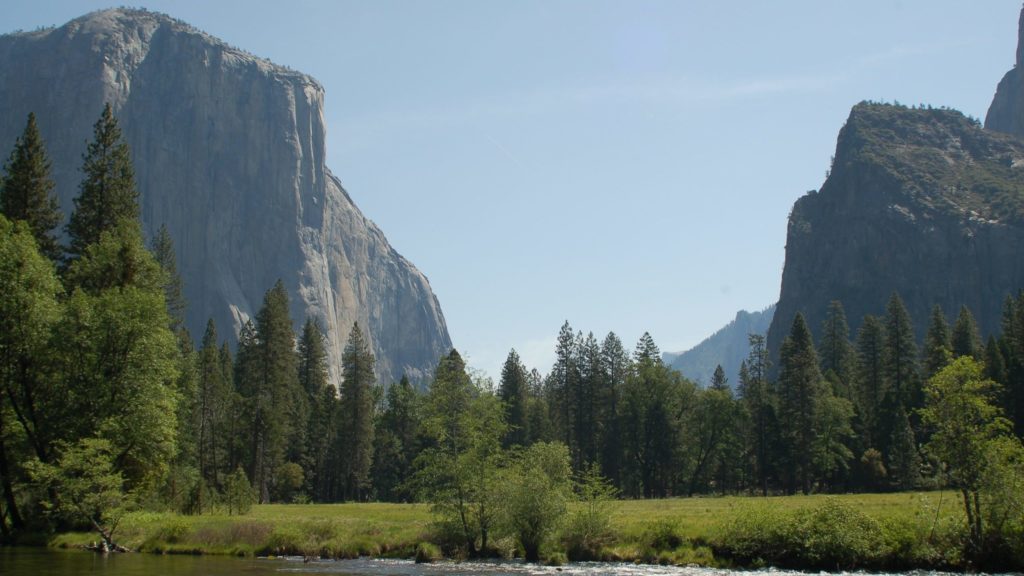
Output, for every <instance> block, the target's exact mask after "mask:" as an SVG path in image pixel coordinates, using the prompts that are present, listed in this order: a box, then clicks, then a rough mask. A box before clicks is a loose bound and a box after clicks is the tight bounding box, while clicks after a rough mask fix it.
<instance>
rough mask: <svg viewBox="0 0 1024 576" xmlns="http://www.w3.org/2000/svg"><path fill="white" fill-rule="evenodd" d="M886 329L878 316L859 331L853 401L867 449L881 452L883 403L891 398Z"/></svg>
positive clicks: (869, 318)
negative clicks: (887, 373)
mask: <svg viewBox="0 0 1024 576" xmlns="http://www.w3.org/2000/svg"><path fill="white" fill-rule="evenodd" d="M885 340H886V338H885V326H884V325H883V324H882V322H881V321H880V320H879V319H878V318H877V317H875V316H865V317H864V322H863V323H862V324H861V327H860V330H858V331H857V378H856V380H855V383H856V388H855V390H854V394H853V398H854V405H855V406H856V408H857V414H858V416H859V419H860V423H861V429H860V430H859V431H858V432H859V434H860V440H861V443H862V444H863V445H864V447H865V449H868V448H874V449H877V450H881V448H882V446H883V445H884V439H883V432H882V430H881V418H882V415H881V411H882V403H883V401H884V399H885V397H886V395H887V391H888V384H887V382H886V379H885Z"/></svg>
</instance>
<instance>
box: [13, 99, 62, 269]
mask: <svg viewBox="0 0 1024 576" xmlns="http://www.w3.org/2000/svg"><path fill="white" fill-rule="evenodd" d="M53 186H54V184H53V180H51V179H50V161H49V159H48V158H47V156H46V148H45V146H44V145H43V138H42V136H40V135H39V128H38V127H37V126H36V116H35V114H32V113H30V114H29V115H28V123H27V124H26V126H25V131H24V132H23V133H22V135H21V137H20V138H18V140H17V141H16V142H15V145H14V150H13V151H11V156H10V158H9V159H8V160H7V163H6V164H4V176H3V178H2V179H0V212H3V214H4V215H5V216H7V218H8V219H10V220H23V221H25V222H27V223H28V225H29V228H30V229H31V230H32V235H33V236H34V237H35V239H36V244H37V245H38V247H39V251H40V253H42V254H43V255H44V256H46V257H47V258H49V259H50V260H52V261H56V260H58V259H59V258H60V256H61V247H60V244H58V243H57V240H56V238H54V236H53V234H52V231H53V229H54V228H56V227H57V225H58V224H60V221H61V219H62V218H63V214H61V211H60V205H59V204H58V202H57V199H56V198H55V197H54V196H53V194H52V192H53Z"/></svg>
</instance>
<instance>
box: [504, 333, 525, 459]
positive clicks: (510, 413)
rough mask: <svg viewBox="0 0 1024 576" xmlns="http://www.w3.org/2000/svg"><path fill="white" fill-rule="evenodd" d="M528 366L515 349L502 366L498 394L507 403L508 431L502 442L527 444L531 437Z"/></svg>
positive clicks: (515, 444) (509, 444) (516, 444)
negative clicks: (528, 403) (528, 419)
mask: <svg viewBox="0 0 1024 576" xmlns="http://www.w3.org/2000/svg"><path fill="white" fill-rule="evenodd" d="M526 377H527V374H526V367H525V366H523V363H522V361H521V360H520V359H519V354H517V353H516V351H515V350H514V349H513V350H511V351H510V352H509V353H508V358H506V359H505V365H504V366H502V368H501V382H500V383H499V385H498V396H499V397H500V398H501V401H502V402H503V403H504V405H505V422H506V423H507V424H508V431H507V432H506V433H505V438H504V439H503V441H502V444H503V445H504V446H505V447H506V448H508V447H510V446H526V445H527V439H528V438H529V436H530V435H529V423H528V422H527V413H526V410H527V401H528V396H527V381H526Z"/></svg>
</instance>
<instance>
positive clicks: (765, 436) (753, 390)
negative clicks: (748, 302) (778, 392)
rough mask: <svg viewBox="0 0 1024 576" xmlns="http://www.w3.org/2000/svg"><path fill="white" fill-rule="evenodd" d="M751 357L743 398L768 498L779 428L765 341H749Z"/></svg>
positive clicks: (756, 467)
mask: <svg viewBox="0 0 1024 576" xmlns="http://www.w3.org/2000/svg"><path fill="white" fill-rule="evenodd" d="M747 341H748V343H749V344H750V353H749V354H748V356H747V359H746V360H744V361H743V363H742V365H741V368H742V369H741V370H740V382H739V394H740V398H741V400H742V403H743V406H744V407H745V408H746V412H747V414H749V417H750V428H749V431H748V438H749V440H748V442H749V445H750V453H751V455H752V459H753V466H754V475H755V477H756V478H757V481H758V482H757V483H758V487H759V488H760V490H761V494H762V495H763V496H767V495H768V477H769V475H770V469H771V462H772V460H773V458H772V455H773V453H772V446H773V441H772V434H773V431H774V430H775V429H776V427H775V403H774V398H773V394H772V390H771V389H770V387H769V384H768V369H769V367H770V364H769V360H768V348H767V346H766V345H765V337H764V336H763V335H761V334H750V335H748V337H747Z"/></svg>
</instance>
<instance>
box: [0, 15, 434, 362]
mask: <svg viewBox="0 0 1024 576" xmlns="http://www.w3.org/2000/svg"><path fill="white" fill-rule="evenodd" d="M323 101H324V91H323V88H322V87H321V86H320V84H318V83H317V82H316V81H315V80H314V79H312V78H310V77H309V76H306V75H304V74H301V73H299V72H295V71H293V70H289V69H287V68H284V67H281V66H276V65H274V64H272V63H270V62H268V61H266V60H262V59H259V58H257V57H254V56H252V55H250V54H248V53H246V52H243V51H241V50H238V49H235V48H232V47H230V46H227V45H226V44H224V43H223V42H221V41H219V40H217V39H215V38H212V37H211V36H209V35H207V34H204V33H202V32H200V31H198V30H196V29H194V28H192V27H191V26H189V25H187V24H185V23H183V22H180V21H177V20H174V19H172V18H170V17H168V16H165V15H162V14H157V13H151V12H147V11H142V10H125V9H119V10H107V11H101V12H95V13H92V14H89V15H86V16H84V17H82V18H78V19H76V20H73V21H71V22H69V23H67V24H66V25H64V26H61V27H59V28H54V29H47V30H40V31H35V32H28V33H16V34H10V35H5V36H2V37H0V145H2V146H3V147H4V149H5V150H9V147H12V146H13V144H14V141H15V138H16V137H17V136H18V135H19V134H20V133H21V130H22V129H23V128H24V123H25V118H26V116H27V115H28V113H29V112H35V113H36V116H37V117H38V119H39V125H40V128H41V132H42V134H43V137H44V138H45V140H46V144H47V147H48V151H49V153H50V157H51V161H52V164H53V176H54V179H55V181H56V183H57V188H56V189H57V192H58V194H59V196H60V201H61V205H62V207H63V208H64V209H65V212H70V210H71V208H72V206H73V204H72V199H73V198H74V197H75V196H76V195H77V193H78V182H79V181H80V179H81V176H80V173H79V167H80V165H81V154H82V152H83V151H84V149H85V143H86V142H87V140H89V139H90V138H91V134H92V133H91V128H92V124H93V123H94V122H95V121H96V119H97V118H98V117H99V113H100V111H101V110H102V108H103V106H104V103H106V102H110V103H111V104H112V105H113V107H114V110H115V113H116V115H117V117H118V119H119V121H120V123H121V126H122V129H123V131H124V134H125V138H126V140H127V141H128V144H129V146H130V147H131V150H132V154H133V160H134V163H135V170H136V178H137V181H138V186H139V190H140V194H141V209H142V219H143V225H144V229H145V230H146V231H147V233H150V234H151V233H152V232H153V231H155V230H156V229H157V228H159V226H160V225H161V224H166V225H167V227H168V230H169V231H170V233H171V236H172V238H173V239H174V242H175V248H176V250H177V254H178V260H179V266H178V268H179V270H180V272H181V274H182V278H183V281H184V287H185V297H186V299H187V301H188V312H187V318H186V324H187V326H188V328H189V330H190V331H191V332H192V334H193V336H196V337H198V336H199V335H201V334H202V331H203V329H204V327H205V324H206V320H207V318H210V317H212V318H214V320H215V321H216V323H217V326H218V327H219V328H220V330H221V334H222V335H223V334H226V333H229V332H232V331H233V332H234V333H235V334H237V331H238V329H239V328H240V327H241V326H242V325H243V324H244V323H245V321H246V320H247V319H248V318H250V317H251V316H253V315H254V314H255V312H256V311H257V310H258V309H259V307H260V305H261V302H262V298H263V294H264V292H265V291H266V290H268V289H269V288H270V287H271V286H273V284H274V283H275V282H276V281H277V279H278V278H280V279H282V280H283V282H284V283H285V285H286V286H287V288H288V290H289V293H290V295H291V298H292V316H293V319H294V320H295V322H296V326H299V325H300V324H301V323H302V322H304V321H305V319H306V317H307V316H310V317H315V318H317V319H319V321H320V322H321V325H322V326H323V327H324V329H325V332H326V333H327V335H328V346H329V356H330V361H331V369H332V376H333V377H334V379H335V381H337V378H338V376H339V374H340V369H339V366H340V358H341V351H342V349H343V348H344V345H345V338H346V337H347V334H348V332H349V330H350V328H351V326H352V324H353V322H356V321H358V322H359V324H360V326H362V327H363V328H364V331H366V332H368V335H369V339H370V342H371V344H372V347H373V351H374V354H375V356H376V358H377V375H378V378H379V379H380V380H381V381H382V382H389V381H392V380H395V379H397V378H399V377H400V376H401V375H402V373H407V374H409V376H410V377H412V378H413V379H420V378H422V377H424V376H425V375H426V374H427V372H428V371H429V370H430V368H431V367H432V366H433V365H434V364H435V363H436V361H437V359H438V358H439V357H440V355H441V354H442V353H445V352H446V351H447V350H448V349H449V348H450V347H451V342H450V339H449V336H448V331H447V328H446V326H445V321H444V317H443V316H442V314H441V308H440V306H439V304H438V302H437V299H436V298H435V296H434V294H433V293H432V292H431V289H430V285H429V283H428V281H427V278H426V277H425V276H424V275H423V274H421V273H420V272H419V271H418V270H417V269H416V268H415V267H414V266H413V265H412V264H411V263H409V262H408V261H407V260H405V259H404V258H403V257H402V256H401V255H399V254H398V253H397V252H396V251H395V250H394V249H393V248H392V247H391V246H390V245H389V244H388V242H387V240H386V239H385V237H384V234H383V233H382V232H381V231H380V230H379V229H378V228H377V227H376V226H375V225H374V224H373V222H371V221H369V220H368V219H367V218H366V217H365V216H363V215H362V214H361V213H360V212H359V209H358V208H356V206H355V204H353V202H352V200H351V198H350V197H349V196H348V194H347V193H346V192H345V190H344V189H343V188H342V186H341V183H340V182H339V181H338V179H337V178H335V177H334V176H333V175H332V174H331V172H330V171H329V170H328V169H327V167H326V166H325V164H324V156H325V150H324V131H325V127H324V121H323ZM6 153H7V152H6V151H5V152H3V154H4V155H6Z"/></svg>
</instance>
